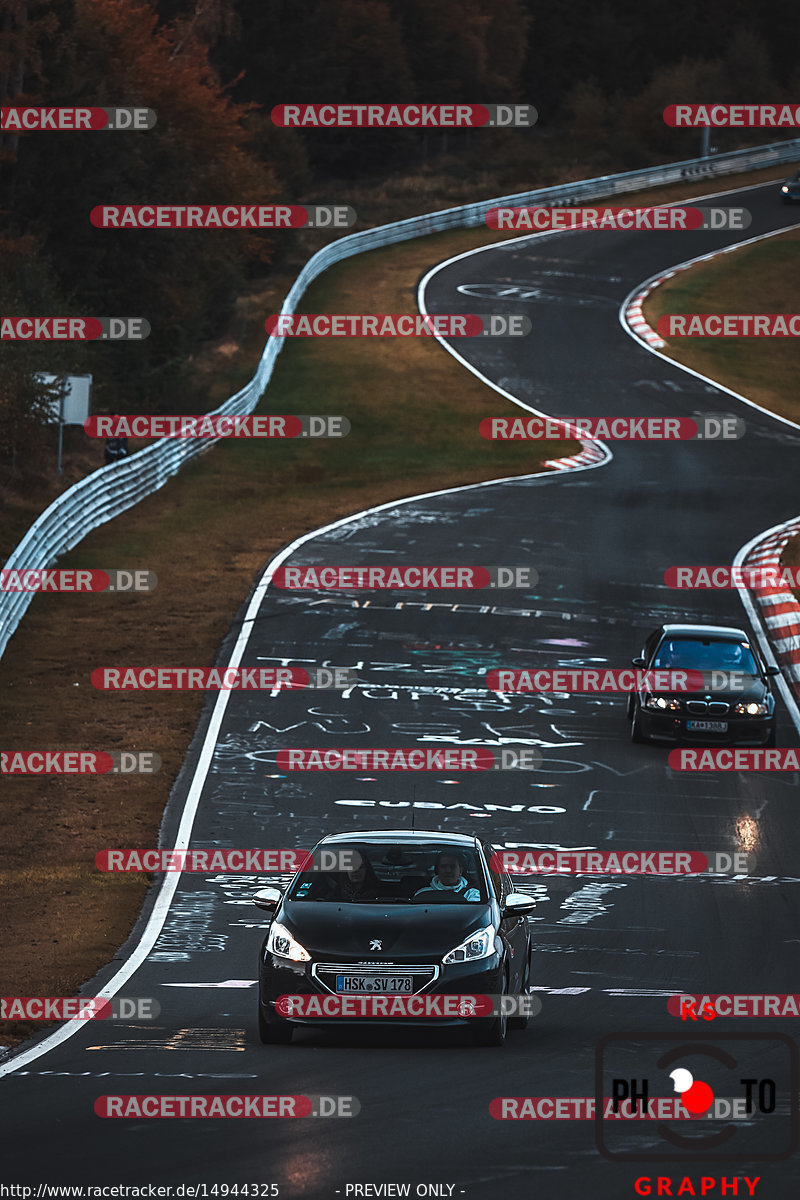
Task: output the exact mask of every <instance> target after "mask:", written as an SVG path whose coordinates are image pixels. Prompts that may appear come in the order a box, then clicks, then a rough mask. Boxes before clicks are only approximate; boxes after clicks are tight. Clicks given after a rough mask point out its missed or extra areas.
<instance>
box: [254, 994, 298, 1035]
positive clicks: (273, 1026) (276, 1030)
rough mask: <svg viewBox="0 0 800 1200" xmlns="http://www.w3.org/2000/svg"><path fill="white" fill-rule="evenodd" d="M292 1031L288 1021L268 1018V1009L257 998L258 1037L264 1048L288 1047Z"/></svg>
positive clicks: (259, 998)
mask: <svg viewBox="0 0 800 1200" xmlns="http://www.w3.org/2000/svg"><path fill="white" fill-rule="evenodd" d="M293 1033H294V1030H293V1028H292V1026H291V1025H290V1024H289V1022H288V1021H283V1020H281V1018H280V1017H272V1018H270V1016H269V1009H267V1008H266V1007H265V1006H264V1005H263V1004H262V1003H261V996H260V995H259V997H258V1036H259V1037H260V1038H261V1041H262V1042H263V1043H264V1045H265V1046H288V1045H289V1042H291V1040H292V1034H293Z"/></svg>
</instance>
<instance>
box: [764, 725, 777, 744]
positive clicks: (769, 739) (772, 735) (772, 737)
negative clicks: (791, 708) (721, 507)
mask: <svg viewBox="0 0 800 1200" xmlns="http://www.w3.org/2000/svg"><path fill="white" fill-rule="evenodd" d="M764 745H765V746H767V747H770V746H774V745H775V726H774V725H773V726H772V729H770V731H769V733H768V734H767V740H766V741H765V742H764Z"/></svg>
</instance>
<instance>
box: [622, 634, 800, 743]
mask: <svg viewBox="0 0 800 1200" xmlns="http://www.w3.org/2000/svg"><path fill="white" fill-rule="evenodd" d="M632 662H633V665H634V666H635V667H646V668H647V669H648V670H652V671H658V670H669V671H681V670H683V671H700V672H702V674H703V682H704V684H705V685H706V686H705V688H704V690H702V691H681V692H675V693H668V692H660V691H654V690H649V689H648V688H647V687H643V688H641V689H640V690H639V691H637V692H633V693H631V695H630V696H629V697H628V719H629V720H630V722H631V740H632V741H634V742H644V741H649V740H651V739H652V740H654V741H667V742H695V743H698V744H702V745H704V746H714V745H744V746H774V745H775V697H774V696H773V694H772V690H771V688H770V683H769V676H771V675H778V674H780V672H779V670H778V668H777V667H767V666H765V665H764V663H763V662H762V659H761V657H760V655H759V653H758V651H757V649H756V648H755V646H754V645H752V644H751V643H750V641H749V639H748V637H747V634H746V633H745V632H744V630H743V629H734V628H732V627H731V626H727V625H661V626H659V628H658V629H656V630H654V632H653V633H651V634H650V637H649V638H648V639H647V641H646V643H645V646H644V649H643V651H642V653H641V655H640V656H639V657H638V658H634V659H633V660H632ZM649 682H651V683H652V682H654V681H653V680H651V681H649Z"/></svg>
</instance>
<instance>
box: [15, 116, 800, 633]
mask: <svg viewBox="0 0 800 1200" xmlns="http://www.w3.org/2000/svg"><path fill="white" fill-rule="evenodd" d="M798 160H800V138H792V139H790V140H787V141H784V142H775V143H771V144H770V145H768V146H759V147H756V148H754V149H748V150H737V151H733V152H732V153H730V154H724V155H719V156H713V157H710V158H692V159H686V160H685V161H683V162H676V163H667V164H666V165H665V166H660V167H648V168H646V169H644V170H639V171H626V172H624V173H623V174H619V175H601V176H598V177H597V178H595V179H583V180H579V181H577V182H575V183H564V184H557V185H556V186H554V187H546V188H537V189H535V190H532V191H527V192H516V193H515V194H513V195H510V196H500V197H496V198H495V199H493V200H481V201H478V202H476V203H474V204H464V205H459V206H458V207H455V208H445V209H442V210H441V211H439V212H433V213H424V214H423V215H422V216H418V217H409V218H407V219H406V220H404V221H394V222H392V223H391V224H388V225H379V226H377V227H376V228H375V229H365V230H363V231H361V232H359V233H350V234H346V235H345V236H344V237H341V238H338V239H337V240H336V241H334V242H331V243H329V244H328V245H327V246H324V247H323V248H322V250H318V251H317V253H316V254H314V255H312V257H311V258H310V259H309V260H308V262H307V263H306V264H305V266H304V267H303V269H302V270H301V272H300V274H299V275H298V276H297V279H296V280H295V281H294V284H293V285H292V287H291V290H290V291H289V294H288V295H287V297H286V299H285V301H284V303H283V307H282V309H281V312H282V313H292V312H294V308H295V305H296V304H297V302H298V301H299V299H300V297H301V296H302V295H303V293H304V292H305V290H306V288H307V287H308V285H309V284H310V283H312V282H313V280H314V279H316V278H317V277H318V276H319V275H321V274H322V272H323V271H326V270H327V269H328V267H331V266H333V264H334V263H338V262H342V261H343V260H344V259H346V258H351V257H352V256H353V255H355V254H361V253H363V252H364V251H366V250H374V249H377V248H379V247H381V246H390V245H393V244H395V243H397V242H402V241H407V240H408V239H410V238H415V237H424V236H425V235H426V234H431V233H442V232H444V231H445V230H448V229H470V228H474V227H475V226H479V225H483V224H484V217H485V214H486V210H487V209H489V208H493V207H497V206H499V205H503V206H505V207H513V206H520V205H525V204H531V203H534V202H541V203H546V204H574V203H576V202H578V201H581V200H591V199H597V198H600V197H607V196H614V195H619V194H622V193H624V192H633V191H638V190H640V189H641V188H643V187H648V186H649V185H653V184H665V183H680V182H681V181H683V180H688V179H696V178H698V177H707V178H713V177H716V176H722V175H731V174H735V173H736V172H738V171H755V170H758V169H759V168H760V167H770V166H773V165H777V164H779V163H784V162H787V163H788V162H796V161H798ZM282 348H283V338H277V337H270V338H269V339H268V340H267V344H266V346H265V347H264V352H263V354H262V356H261V359H260V361H259V363H258V367H257V369H256V373H255V375H254V376H253V378H252V379H251V380H250V382H249V383H248V384H246V385H245V386H244V387H243V388H242V389H241V391H239V392H237V393H236V395H234V396H231V397H230V399H229V400H226V401H225V403H224V404H222V405H221V406H220V407H219V408H217V409H214V412H215V413H217V414H225V415H234V414H244V413H251V412H253V411H254V409H255V408H256V406H257V404H258V402H259V400H260V399H261V397H262V395H263V394H264V391H265V389H266V387H267V384H268V383H269V380H270V378H271V376H272V369H273V366H274V364H275V359H276V358H277V357H278V354H279V353H280V351H281V349H282ZM218 440H219V439H218V438H188V439H183V438H180V439H177V438H162V439H160V440H159V441H157V442H154V443H153V444H152V445H151V446H146V447H145V448H144V449H143V450H139V451H137V453H136V454H133V455H131V456H130V458H127V459H123V460H122V461H120V462H117V463H110V464H109V465H108V466H105V467H101V468H100V469H99V470H97V471H94V472H93V473H92V474H91V475H87V476H86V478H85V479H81V480H80V481H79V482H78V483H76V484H73V486H72V487H71V488H68V489H67V491H66V492H63V493H62V495H60V496H59V497H58V499H56V500H54V501H53V503H52V504H51V505H50V506H49V508H46V509H45V511H44V512H43V513H42V514H41V516H39V517H37V519H36V520H35V521H34V523H33V525H32V526H31V527H30V529H29V530H28V532H27V533H26V534H25V536H24V537H23V539H22V541H21V542H20V543H19V544H18V545H17V546H16V547H15V548H14V550H13V551H12V552H11V555H10V556H9V558H8V561H7V562H6V564H5V566H6V568H7V569H14V568H16V569H21V568H43V567H49V566H52V565H53V563H54V562H55V561H56V559H57V558H58V556H59V555H61V554H64V553H66V551H67V550H71V549H73V547H74V546H77V545H78V543H79V542H80V541H82V540H83V538H84V537H85V536H86V534H87V533H90V532H91V531H92V530H93V529H97V528H98V527H99V526H100V525H103V524H105V522H106V521H111V520H113V518H114V517H116V516H119V514H120V513H123V512H125V511H126V510H127V509H129V508H133V506H134V505H135V504H138V503H139V501H140V500H143V499H144V498H145V497H146V496H150V495H152V493H153V492H155V491H157V490H158V489H159V488H160V487H163V485H164V484H165V483H166V482H167V480H168V479H170V478H171V477H172V476H173V475H176V474H177V472H178V471H179V470H180V469H181V467H182V466H183V464H184V463H185V462H188V461H189V460H190V459H193V458H195V457H197V455H199V454H202V453H203V451H205V450H208V449H209V448H210V447H211V446H212V445H213V444H214V443H215V442H216V441H218ZM34 595H35V593H34V592H0V656H2V654H3V652H4V651H5V648H6V646H7V645H8V641H9V638H10V637H11V636H12V634H13V633H14V631H15V629H16V628H17V626H18V625H19V622H20V621H21V619H22V617H23V615H24V614H25V611H26V609H27V607H28V605H29V604H30V602H31V600H32V599H33V596H34Z"/></svg>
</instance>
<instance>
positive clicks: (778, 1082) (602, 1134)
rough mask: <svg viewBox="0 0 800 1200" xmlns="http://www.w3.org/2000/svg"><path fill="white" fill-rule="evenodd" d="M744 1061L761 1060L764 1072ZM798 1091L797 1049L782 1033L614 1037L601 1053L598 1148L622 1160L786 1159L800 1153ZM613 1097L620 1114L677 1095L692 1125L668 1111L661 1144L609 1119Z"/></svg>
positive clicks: (700, 1032)
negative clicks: (606, 1103)
mask: <svg viewBox="0 0 800 1200" xmlns="http://www.w3.org/2000/svg"><path fill="white" fill-rule="evenodd" d="M740 1060H747V1062H748V1063H752V1062H753V1061H756V1062H757V1063H758V1072H757V1073H756V1072H754V1071H752V1069H751V1070H747V1069H746V1068H744V1067H743V1066H742V1065H741V1064H740ZM632 1063H636V1065H637V1068H638V1069H637V1071H636V1077H635V1078H632V1077H631V1064H632ZM797 1091H798V1053H797V1047H796V1045H795V1043H794V1042H793V1041H792V1039H791V1038H788V1037H786V1036H784V1035H783V1034H778V1033H775V1034H747V1033H719V1032H716V1031H714V1033H713V1035H712V1034H711V1031H710V1030H698V1031H694V1030H688V1029H681V1030H680V1033H679V1034H678V1035H677V1037H670V1036H669V1035H668V1034H664V1033H639V1032H636V1031H632V1032H625V1033H612V1034H609V1035H608V1036H607V1037H604V1038H603V1039H602V1040H601V1041H600V1042H599V1043H598V1045H597V1047H596V1051H595V1099H596V1110H595V1141H596V1145H597V1149H598V1150H599V1151H600V1153H601V1154H602V1155H603V1156H604V1157H605V1158H608V1159H611V1160H612V1161H621V1162H689V1161H694V1162H705V1161H711V1160H714V1159H717V1160H719V1159H720V1158H724V1159H725V1161H726V1162H745V1161H757V1162H778V1161H780V1160H782V1159H784V1158H788V1157H789V1155H791V1154H793V1153H794V1151H795V1150H796V1148H797V1144H798V1096H797ZM607 1092H610V1094H611V1096H612V1100H613V1106H612V1110H613V1108H616V1109H618V1110H620V1111H621V1110H622V1108H623V1107H624V1106H625V1105H626V1104H630V1105H631V1106H633V1107H634V1108H637V1107H640V1108H641V1109H642V1110H647V1109H649V1108H650V1107H651V1106H653V1104H654V1103H655V1105H659V1104H661V1103H662V1100H661V1097H662V1096H664V1094H666V1095H667V1096H669V1095H672V1096H676V1095H677V1096H678V1097H680V1106H681V1108H682V1109H684V1110H685V1112H686V1113H687V1114H688V1117H689V1120H688V1122H687V1121H686V1120H685V1119H683V1118H680V1119H678V1120H677V1121H676V1122H675V1123H673V1121H675V1114H672V1113H670V1114H669V1115H666V1114H665V1116H664V1117H663V1119H662V1120H661V1121H660V1122H659V1123H658V1124H657V1126H656V1134H657V1135H658V1138H659V1139H660V1144H657V1145H656V1147H655V1148H653V1138H652V1135H648V1134H647V1132H646V1129H647V1127H646V1126H643V1127H641V1133H640V1130H639V1128H638V1127H637V1126H636V1125H633V1124H630V1125H629V1124H628V1123H627V1122H625V1123H620V1122H615V1121H614V1119H613V1118H611V1119H609V1114H608V1113H607V1112H606V1111H605V1109H604V1107H603V1104H602V1098H603V1097H604V1095H605V1094H606V1093H607ZM654 1098H655V1099H654Z"/></svg>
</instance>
